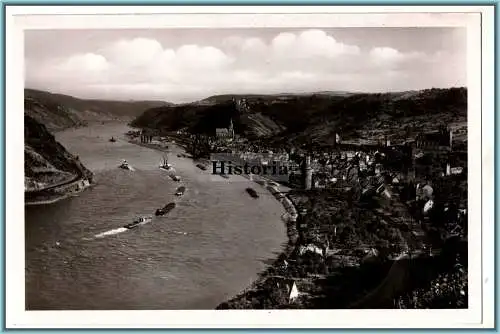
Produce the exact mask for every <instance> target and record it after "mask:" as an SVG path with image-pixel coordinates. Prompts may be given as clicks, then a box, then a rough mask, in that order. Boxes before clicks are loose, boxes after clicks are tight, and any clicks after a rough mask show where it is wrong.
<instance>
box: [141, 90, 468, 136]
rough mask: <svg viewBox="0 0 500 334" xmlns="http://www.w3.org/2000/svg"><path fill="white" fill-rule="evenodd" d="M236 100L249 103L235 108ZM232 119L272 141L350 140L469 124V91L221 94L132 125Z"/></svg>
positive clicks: (204, 128) (206, 127) (165, 126)
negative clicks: (372, 131) (386, 131)
mask: <svg viewBox="0 0 500 334" xmlns="http://www.w3.org/2000/svg"><path fill="white" fill-rule="evenodd" d="M233 99H235V100H240V101H241V100H242V99H245V103H246V107H245V108H237V107H236V103H234V102H233ZM230 118H232V119H233V123H234V126H235V129H236V132H237V133H239V134H242V135H244V136H247V137H261V138H262V137H264V138H265V137H269V138H271V137H272V138H273V139H274V140H277V139H280V138H287V139H288V140H301V139H303V138H304V137H308V138H313V139H314V140H316V141H319V142H321V141H325V142H328V141H329V140H330V139H331V138H332V131H338V129H341V131H342V133H343V134H345V135H349V134H350V133H354V132H355V131H357V130H363V129H367V128H377V129H383V128H391V129H393V130H394V128H396V130H397V129H398V128H401V130H402V128H403V127H404V126H411V127H415V128H422V127H426V126H430V127H433V126H434V125H435V124H438V123H440V122H450V121H457V122H458V121H465V120H466V118H467V89H466V88H449V89H427V90H421V91H410V92H399V93H384V94H348V93H337V94H335V93H318V94H309V95H306V94H300V95H291V94H282V95H247V96H243V95H221V96H214V97H210V98H207V99H204V100H201V101H199V102H195V103H190V104H183V105H168V106H162V107H157V108H152V109H149V110H147V111H145V112H144V113H143V114H142V115H140V116H139V117H137V118H136V119H135V120H134V121H133V122H132V123H131V124H132V125H133V126H136V127H148V128H155V129H159V130H167V131H175V130H179V129H182V128H187V129H188V131H190V132H195V133H198V132H201V133H214V131H215V128H216V127H226V126H227V124H228V123H229V119H230Z"/></svg>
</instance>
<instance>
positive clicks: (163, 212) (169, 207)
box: [155, 202, 175, 216]
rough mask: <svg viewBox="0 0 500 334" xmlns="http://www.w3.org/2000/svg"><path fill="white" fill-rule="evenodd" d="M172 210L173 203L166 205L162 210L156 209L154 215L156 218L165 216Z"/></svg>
mask: <svg viewBox="0 0 500 334" xmlns="http://www.w3.org/2000/svg"><path fill="white" fill-rule="evenodd" d="M173 208H175V203H173V202H172V203H168V204H167V205H165V206H164V207H163V208H161V209H157V210H156V212H155V215H156V216H163V215H166V214H167V213H169V212H170V211H172V209H173Z"/></svg>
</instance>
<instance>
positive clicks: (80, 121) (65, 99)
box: [24, 89, 168, 131]
mask: <svg viewBox="0 0 500 334" xmlns="http://www.w3.org/2000/svg"><path fill="white" fill-rule="evenodd" d="M165 105H168V103H167V102H162V101H104V100H85V99H79V98H75V97H72V96H68V95H62V94H52V93H49V92H44V91H39V90H34V89H25V90H24V110H25V113H27V114H28V115H29V116H30V117H32V118H33V119H35V120H37V121H38V122H40V123H42V124H44V125H46V126H47V128H48V129H49V130H51V131H57V130H61V129H65V128H69V127H76V126H82V125H86V124H87V123H88V122H92V121H110V120H123V121H130V120H132V119H134V118H135V117H137V116H138V115H140V114H141V113H142V112H144V111H145V110H148V109H150V108H154V107H159V106H165Z"/></svg>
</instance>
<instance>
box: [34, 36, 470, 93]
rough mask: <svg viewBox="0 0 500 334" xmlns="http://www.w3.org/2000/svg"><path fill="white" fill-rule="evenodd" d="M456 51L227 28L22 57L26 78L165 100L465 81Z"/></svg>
mask: <svg viewBox="0 0 500 334" xmlns="http://www.w3.org/2000/svg"><path fill="white" fill-rule="evenodd" d="M462 58H463V57H462ZM462 58H461V57H459V56H457V55H456V54H450V53H446V52H442V51H439V50H438V52H436V53H435V54H425V53H423V52H420V51H419V50H415V51H411V52H403V51H401V50H398V49H396V48H394V47H388V46H376V47H371V48H363V45H352V44H349V43H345V42H342V41H340V40H338V39H336V38H335V37H334V36H332V35H330V34H327V33H326V32H324V31H322V30H318V29H309V30H304V31H301V32H295V33H291V32H283V33H279V34H276V35H274V36H271V37H268V38H267V39H266V38H263V37H248V38H243V37H241V36H232V37H229V38H225V39H224V40H221V41H220V43H219V45H218V46H216V45H203V44H202V43H199V44H185V45H179V46H177V47H166V46H165V45H162V44H161V43H160V42H159V41H158V40H155V39H151V38H132V39H120V40H117V41H113V42H111V43H110V44H109V45H107V46H105V47H102V48H99V49H96V50H88V52H87V53H81V54H74V55H71V56H69V57H65V58H62V59H61V58H53V59H52V60H50V61H37V60H33V59H28V61H27V63H26V83H27V85H28V86H31V87H34V88H39V89H47V90H51V89H52V90H57V91H58V92H61V93H67V94H73V95H77V96H82V97H98V98H113V99H116V98H125V99H130V98H134V99H150V98H155V99H164V100H170V101H173V102H176V101H181V100H183V99H196V98H203V97H206V96H208V95H212V94H220V93H251V92H258V93H266V92H269V93H277V92H287V91H294V92H298V91H314V90H357V91H387V90H402V89H419V88H428V87H432V86H436V87H438V86H443V85H444V86H446V85H458V84H462V85H465V76H464V75H457V74H454V72H455V71H457V70H459V69H460V66H462V67H465V63H464V62H465V60H464V59H462ZM430 72H432V75H429V76H422V75H421V73H430ZM462 72H463V71H462Z"/></svg>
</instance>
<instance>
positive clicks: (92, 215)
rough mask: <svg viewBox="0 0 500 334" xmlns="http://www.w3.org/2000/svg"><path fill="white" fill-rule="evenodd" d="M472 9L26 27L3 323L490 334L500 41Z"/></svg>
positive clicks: (10, 174)
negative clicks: (495, 44) (482, 330)
mask: <svg viewBox="0 0 500 334" xmlns="http://www.w3.org/2000/svg"><path fill="white" fill-rule="evenodd" d="M467 8H468V10H464V9H463V8H455V9H454V10H453V13H446V12H447V10H446V8H444V9H441V12H439V13H431V14H429V13H426V11H425V10H419V9H413V10H414V11H417V12H414V13H412V12H407V13H404V12H403V10H401V11H400V12H395V11H393V12H390V11H388V12H387V13H385V14H383V15H379V14H375V13H374V14H370V13H368V12H359V8H358V12H345V13H335V12H334V11H335V8H334V7H331V8H330V10H331V11H332V12H333V13H327V14H325V13H323V14H322V13H317V14H309V16H306V15H305V14H301V13H300V12H299V11H298V9H299V8H296V9H295V11H292V12H291V13H289V14H286V13H285V14H282V15H281V16H279V17H281V18H279V17H277V15H276V14H273V12H271V13H267V14H266V13H265V12H266V10H263V11H262V12H261V13H260V15H259V14H254V16H252V15H249V14H250V13H251V9H249V12H248V13H247V15H241V17H238V16H237V14H234V15H233V17H232V18H231V15H232V14H231V12H227V13H224V14H217V13H213V14H210V12H209V13H206V14H205V16H203V15H200V16H197V15H194V14H193V13H191V14H179V12H176V13H171V14H170V15H172V16H176V15H177V18H174V19H173V20H171V21H168V18H169V16H168V15H169V14H163V15H165V19H164V20H163V21H162V19H161V15H160V17H158V16H156V19H155V15H151V21H150V22H151V23H150V25H149V26H148V25H147V23H144V22H148V18H147V15H146V14H144V13H143V15H134V14H127V15H129V16H134V18H132V19H130V20H126V18H125V17H123V18H121V17H120V15H106V13H105V14H102V17H101V18H97V17H96V18H92V17H91V15H89V14H88V13H87V14H85V15H80V16H79V15H77V13H76V12H75V9H72V10H70V13H72V14H67V15H63V14H57V15H54V16H53V18H54V20H53V21H50V20H49V19H48V18H50V17H51V16H50V15H49V14H50V13H46V14H44V15H45V17H44V15H40V17H38V18H37V17H36V15H31V16H30V15H27V14H26V15H25V16H23V15H19V16H18V17H17V18H19V17H20V21H19V22H21V23H22V24H20V25H22V26H23V27H24V28H23V29H22V30H21V29H20V28H18V30H17V34H15V35H14V36H18V37H19V36H20V40H18V41H17V42H13V41H12V40H10V41H11V42H12V43H13V44H14V43H15V44H16V45H17V46H16V50H17V51H16V52H15V54H14V53H12V56H11V60H12V57H20V59H16V61H17V62H20V65H19V66H18V67H19V69H18V70H14V69H11V71H12V72H11V75H12V76H14V74H12V73H14V71H15V76H17V77H16V79H15V83H13V84H12V87H13V88H12V92H14V89H15V94H17V95H15V96H16V97H17V96H19V97H17V99H18V100H19V101H16V102H15V104H13V106H15V107H16V110H10V109H9V103H7V107H8V109H7V111H6V114H7V121H6V127H7V136H6V140H7V160H10V161H11V163H14V162H13V160H15V159H14V158H12V157H18V158H19V160H16V161H17V162H16V164H15V167H13V168H15V170H13V169H12V166H10V167H11V169H10V170H9V166H8V168H7V179H12V181H10V182H12V183H11V184H15V187H17V188H19V190H17V192H16V193H15V195H14V193H12V194H13V195H12V199H11V202H10V203H13V202H14V197H15V201H16V203H17V204H16V208H17V209H16V215H17V216H16V217H14V216H13V214H14V212H12V213H11V214H12V216H10V215H9V207H10V205H9V197H11V195H10V194H11V192H10V190H9V180H7V189H8V190H7V192H6V194H8V195H7V196H8V198H7V220H8V221H9V220H14V221H9V222H8V223H7V232H6V238H7V239H9V238H10V239H9V240H10V241H9V242H8V243H7V258H8V260H7V267H6V270H7V271H9V262H10V263H12V262H11V261H13V260H11V255H10V254H9V252H10V248H9V244H10V245H11V246H12V247H13V252H14V251H15V250H19V251H20V253H17V254H16V259H17V260H16V261H18V262H17V263H16V264H15V267H16V268H17V269H15V272H16V274H19V275H20V276H15V278H14V276H13V275H14V274H11V276H10V280H9V277H7V284H9V281H10V282H11V283H14V282H13V281H14V280H15V281H16V282H15V285H16V286H17V287H18V288H19V289H20V290H19V291H18V294H17V295H16V296H17V299H18V300H17V301H16V305H17V306H19V307H20V308H22V310H21V311H22V312H26V313H27V314H36V312H37V311H54V312H55V311H169V310H170V311H202V310H212V311H213V313H214V314H215V316H214V317H215V318H213V319H220V317H222V315H223V314H226V316H227V315H228V314H232V313H227V312H230V311H235V310H239V311H241V310H245V311H247V313H248V314H254V313H252V312H253V311H256V310H266V311H271V312H277V313H278V312H279V311H282V310H288V311H292V310H293V311H296V312H300V311H305V310H307V311H309V312H311V313H308V314H315V313H314V312H322V311H325V310H328V311H332V312H335V311H339V310H343V311H347V310H349V311H351V312H352V313H349V314H351V315H350V316H351V322H352V323H351V325H350V326H361V324H359V323H357V322H359V321H360V318H362V317H363V316H361V314H364V313H362V312H364V311H367V310H377V311H378V312H382V313H378V314H382V315H383V314H384V313H383V312H385V311H387V312H390V311H394V312H395V311H396V310H398V311H401V312H402V310H403V311H408V310H426V311H431V312H434V311H435V312H439V311H444V310H455V311H456V312H457V313H456V314H462V315H463V316H457V315H455V316H451V315H450V316H449V317H448V319H452V318H453V319H454V320H453V321H454V322H455V323H457V322H460V321H461V320H462V321H464V322H467V323H469V324H472V323H474V321H472V320H470V319H472V318H474V319H477V315H479V320H478V321H481V319H483V321H486V320H485V319H489V317H490V318H491V317H492V315H491V316H485V315H483V313H484V312H490V310H489V309H487V307H488V306H487V305H485V304H486V303H487V301H485V300H484V294H485V291H493V290H492V289H493V288H492V286H491V285H492V284H493V281H494V278H493V276H492V273H493V268H492V267H491V269H485V268H484V267H485V266H490V265H492V263H493V262H492V261H489V262H488V263H486V262H484V261H485V260H484V259H483V257H484V256H485V254H484V252H483V249H484V247H483V246H484V245H483V243H490V244H491V245H489V246H487V247H490V248H489V249H490V250H492V249H493V240H492V238H493V235H492V233H493V232H492V231H493V218H492V217H493V216H492V213H488V215H489V216H488V217H489V218H488V220H486V218H485V220H483V213H482V212H483V210H485V205H486V204H484V203H483V199H482V198H483V194H485V191H486V190H485V189H483V188H482V184H483V185H484V184H485V183H489V184H488V185H487V187H488V189H489V190H491V191H492V187H493V185H492V183H493V172H492V168H493V167H492V163H493V162H492V157H491V156H490V157H489V159H490V160H488V163H489V164H490V165H491V166H490V167H488V168H490V169H489V171H488V172H487V173H488V175H483V168H486V167H483V164H482V161H483V155H484V154H485V152H487V151H488V150H490V151H489V153H488V154H490V155H492V147H493V146H491V145H493V144H491V143H488V144H487V145H490V146H488V147H489V148H488V147H484V146H483V145H486V144H485V143H486V141H488V140H486V139H483V137H485V136H486V135H489V136H491V137H490V139H489V141H491V140H492V139H493V137H492V136H493V130H491V129H489V127H490V126H492V122H493V118H492V117H493V116H492V115H493V111H492V109H491V110H490V109H487V108H488V107H487V105H486V104H485V103H486V102H485V101H484V100H483V99H482V96H484V91H483V90H484V89H490V88H486V87H485V86H484V85H483V87H481V83H482V82H483V81H482V80H484V78H483V77H482V73H483V72H484V66H485V65H484V64H482V59H484V57H485V56H484V54H482V49H481V48H484V47H485V45H490V48H492V46H491V45H492V44H491V43H492V42H491V41H489V42H488V43H490V44H487V43H486V42H482V40H485V38H487V37H485V35H484V29H485V26H487V24H486V23H487V22H486V23H485V21H484V20H485V16H484V15H482V13H481V11H482V10H483V11H484V10H485V8H484V7H479V8H478V9H476V11H474V8H472V9H471V7H467ZM132 9H133V8H130V9H129V10H132ZM194 9H195V8H191V11H193V10H194ZM279 9H284V8H275V11H278V10H279ZM87 10H89V8H87ZM238 10H239V11H241V10H242V9H238V8H236V9H234V11H235V12H237V11H238ZM49 12H50V11H49ZM214 12H215V10H214ZM304 12H305V11H304ZM107 14H109V12H108V13H107ZM483 14H484V13H483ZM490 14H491V13H490ZM72 15H73V16H74V19H73V18H72ZM124 15H125V14H124ZM182 15H185V16H182ZM210 15H212V16H210ZM287 15H288V16H289V17H288V18H287ZM314 15H317V16H318V18H317V19H315V18H314V17H315V16H314ZM325 15H326V16H325ZM14 16H15V15H14ZM113 16H114V17H113ZM209 17H212V18H211V19H208V18H209ZM294 17H295V18H294ZM17 18H16V19H17ZM35 19H38V20H39V21H36V20H35ZM119 19H122V21H120V22H122V23H121V24H118V22H119V21H118V20H119ZM139 19H141V21H134V20H139ZM490 20H491V18H490ZM37 22H38V23H37ZM49 22H51V23H49ZM58 22H59V23H60V25H59V26H58V25H57V24H58ZM137 22H139V23H137ZM162 22H163V23H162ZM164 22H169V23H164ZM273 22H275V23H274V24H273ZM420 22H422V23H420ZM488 22H489V21H488ZM126 23H128V24H129V25H126ZM106 24H107V25H106ZM162 24H163V25H162ZM482 29H483V30H482ZM12 38H16V37H12ZM485 43H486V44H485ZM13 44H12V45H13ZM7 50H9V38H8V39H7ZM7 52H8V51H7ZM8 60H9V54H8V55H7V61H8ZM7 67H8V66H7ZM16 68H17V67H16ZM7 72H8V73H7V74H8V77H9V69H7ZM490 72H491V70H490ZM491 78H492V77H491ZM13 82H14V81H13ZM8 86H9V83H8V81H7V87H8ZM21 86H22V87H21ZM7 96H8V98H7V99H8V100H9V99H10V94H9V88H8V89H7ZM13 96H14V95H13ZM13 99H14V98H12V100H13ZM21 101H23V102H21ZM21 103H22V104H21ZM492 105H493V104H492V102H491V106H490V108H492ZM23 106H24V118H23V119H21V116H20V115H21V111H20V110H18V109H20V108H23ZM11 115H14V116H11ZM15 115H17V116H15ZM485 115H487V116H485ZM14 117H17V118H16V129H17V131H18V133H14V131H13V129H14V128H13V127H14V125H12V128H11V123H12V124H13V123H14V120H13V119H14ZM485 117H490V121H486V120H485V119H486V118H485ZM485 122H486V123H485ZM488 122H489V123H490V125H487V126H486V127H488V129H487V128H486V127H485V128H482V125H483V124H488ZM21 127H24V155H22V153H21V149H20V147H21V143H22V141H21V138H20V133H21ZM11 129H12V130H11ZM9 131H10V134H9ZM486 131H489V134H486ZM11 141H12V142H13V141H16V144H15V145H16V146H15V148H16V149H15V151H16V152H13V151H14V148H13V147H14V146H9V145H11V144H12V145H14V143H9V142H11ZM9 150H10V152H11V155H9ZM21 164H24V169H23V171H24V172H23V174H21ZM14 173H17V174H16V176H14ZM21 175H23V176H24V195H21V193H20V187H21V186H20V179H21ZM14 179H15V181H14ZM481 180H482V181H481ZM14 182H15V183H14ZM490 194H491V195H492V194H493V193H492V192H491V193H490ZM20 196H24V197H23V198H19V197H20ZM21 205H22V206H23V208H21ZM488 205H490V204H488ZM492 207H493V206H492V204H491V208H492ZM491 208H490V209H491ZM17 210H19V212H18V211H17ZM20 210H22V212H21V211H20ZM20 217H24V222H22V221H20V219H19V218H20ZM13 223H16V224H17V225H18V226H17V227H16V228H17V229H18V230H16V232H15V235H14V234H12V237H10V234H9V233H10V232H9V230H10V231H12V230H13V229H14V228H12V229H11V228H10V226H11V225H10V224H13ZM485 228H488V229H489V231H491V232H489V233H486V232H484V231H485V230H484V229H485ZM485 235H486V239H487V240H486V239H485V237H484V236H485ZM13 243H15V244H16V245H15V246H14V245H13ZM482 247H483V248H482ZM472 252H474V253H472ZM489 255H490V256H493V254H489ZM13 257H14V255H12V259H13ZM13 272H14V269H13V271H12V272H11V273H13ZM486 272H487V273H489V274H488V275H490V276H484V275H486V274H485V273H486ZM473 275H474V277H473ZM488 282H489V284H490V285H489V287H484V284H486V283H488ZM7 290H10V288H9V285H7ZM9 293H12V294H14V292H13V290H12V292H9ZM9 293H8V295H9ZM21 293H22V294H21ZM11 296H13V295H11ZM7 297H9V296H7ZM489 298H490V299H492V298H493V297H492V296H490V297H489ZM8 299H9V298H8ZM12 299H14V297H12ZM17 306H16V310H17ZM13 309H14V307H13ZM21 311H19V312H21ZM12 312H14V311H12ZM30 312H31V313H30ZM33 312H34V313H33ZM225 312H226V313H225ZM459 312H464V313H459ZM467 312H469V313H467ZM39 314H41V315H40V316H39V317H43V313H39ZM52 314H53V318H51V319H52V320H50V321H49V320H47V324H49V325H55V322H56V320H57V317H58V316H57V314H58V313H57V312H55V313H52ZM61 314H63V313H61ZM124 314H126V313H124ZM173 314H174V313H173ZM239 314H240V316H239V317H240V319H242V318H244V314H245V313H239ZM269 314H271V315H272V314H275V313H269ZM293 314H294V313H292V314H288V315H287V317H291V318H293V317H296V316H294V315H293ZM297 314H301V313H297ZM331 314H332V315H330V316H328V317H329V320H328V324H329V326H331V327H335V326H336V323H335V321H334V319H333V318H335V317H337V318H341V317H342V316H341V315H339V314H338V315H336V316H334V315H333V314H335V313H331ZM356 314H359V315H357V316H356ZM388 314H389V313H388ZM391 314H392V313H391ZM436 314H438V313H436ZM472 314H474V317H473V316H472ZM382 315H380V316H379V317H382ZM469 315H470V317H469ZM187 316H188V315H185V317H187ZM59 317H61V316H60V315H59ZM87 317H90V316H87ZM166 317H167V318H168V316H166ZM206 317H210V316H208V315H207V316H206ZM228 317H229V318H230V316H228ZM297 317H298V316H297ZM332 317H333V318H332ZM372 317H373V316H372ZM393 317H394V316H391V317H386V321H387V322H384V324H385V326H387V325H390V324H391V318H392V320H394V323H396V322H398V323H399V324H401V322H402V321H403V320H401V319H403V318H401V317H399V316H398V317H399V320H395V319H394V318H393ZM435 317H437V316H435ZM468 317H469V318H468ZM485 317H486V318H485ZM34 318H35V316H34V315H33V317H32V319H34ZM125 318H126V317H125ZM356 318H357V320H356ZM409 318H411V317H410V316H408V317H407V318H406V319H409ZM18 319H20V318H18ZM37 319H38V318H37ZM114 319H115V320H116V319H117V318H114ZM179 319H180V318H179ZM234 319H236V318H233V320H232V321H233V322H232V324H233V325H234V324H235V323H234V321H236V320H234ZM266 319H267V320H265V321H264V324H266V323H267V324H269V323H272V321H273V318H272V317H271V316H270V315H269V316H268V317H267V316H266ZM280 319H281V320H280V321H285V320H283V319H284V317H283V316H281V318H280ZM346 319H347V318H345V319H338V320H339V323H340V322H342V323H343V324H344V325H345V324H346V322H347V320H346ZM443 319H444V318H443ZM467 319H469V320H467ZM302 320H303V321H304V322H303V325H302V326H305V321H306V320H305V319H302ZM39 321H42V320H37V322H39ZM64 321H65V324H66V325H67V324H68V321H69V320H67V319H66V320H64ZM90 321H91V320H90V319H84V318H83V317H82V318H80V319H79V320H75V323H79V324H83V323H87V322H90ZM110 321H111V320H110ZM119 321H130V319H129V320H127V319H121V320H119ZM136 321H139V320H138V317H136ZM163 321H164V322H167V321H168V319H163ZM179 321H180V320H179ZM190 321H191V322H193V323H197V322H196V321H199V320H195V319H190V320H188V319H186V320H185V323H186V324H190ZM207 321H208V320H207ZM221 321H222V320H221ZM290 321H292V322H293V321H295V323H297V321H300V319H297V318H296V319H295V320H290ZM314 321H316V320H314ZM317 321H318V323H319V320H317ZM326 321H327V320H324V321H323V322H322V325H321V326H323V327H324V326H325V324H326ZM414 321H415V322H416V321H417V320H416V318H415V319H414ZM436 321H437V320H436ZM450 321H451V320H450ZM488 321H493V320H492V319H490V320H488ZM199 322H200V323H201V320H200V321H199ZM261 322H262V321H261ZM420 322H422V321H421V320H420ZM92 323H98V321H97V320H95V321H94V322H92ZM115 323H116V321H113V324H115ZM247 324H248V323H247ZM426 324H427V325H429V324H430V322H429V323H420V324H414V325H415V326H420V327H421V326H426ZM18 325H21V324H20V323H18ZM165 325H166V323H165ZM309 325H310V326H307V327H314V324H312V323H311V324H309ZM21 326H22V325H21ZM46 326H48V325H46ZM108 326H109V325H108ZM441 326H442V325H441Z"/></svg>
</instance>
